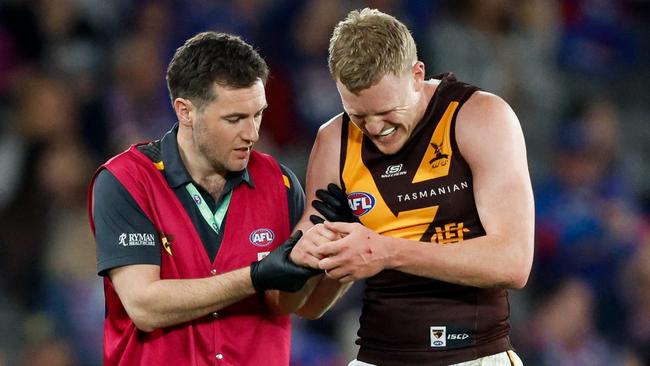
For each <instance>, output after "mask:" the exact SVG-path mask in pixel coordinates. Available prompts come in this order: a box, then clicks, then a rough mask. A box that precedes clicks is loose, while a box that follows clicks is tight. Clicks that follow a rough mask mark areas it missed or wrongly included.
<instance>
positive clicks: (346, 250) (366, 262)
mask: <svg viewBox="0 0 650 366" xmlns="http://www.w3.org/2000/svg"><path fill="white" fill-rule="evenodd" d="M324 226H325V228H327V229H329V230H332V231H335V232H337V233H339V235H341V239H339V240H335V241H333V242H330V243H326V244H323V245H320V246H319V247H318V248H317V251H316V255H318V256H321V257H323V259H321V260H320V262H319V263H318V266H319V267H320V268H321V269H323V270H325V274H326V275H327V276H328V277H330V278H332V279H335V280H338V281H340V282H350V281H356V280H360V279H363V278H368V277H372V276H374V275H376V274H377V273H379V272H380V271H382V270H384V269H388V268H389V263H390V259H391V257H392V256H393V255H394V253H393V250H394V249H392V247H391V246H390V245H385V244H384V243H385V241H384V240H383V237H382V236H381V235H379V234H377V233H376V232H375V231H373V230H370V229H368V228H367V227H365V226H363V225H361V224H360V223H342V222H326V223H325V224H324Z"/></svg>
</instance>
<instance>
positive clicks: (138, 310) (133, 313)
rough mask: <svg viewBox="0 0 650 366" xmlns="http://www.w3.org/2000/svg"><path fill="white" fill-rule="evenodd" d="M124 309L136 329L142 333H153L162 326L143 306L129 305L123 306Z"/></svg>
mask: <svg viewBox="0 0 650 366" xmlns="http://www.w3.org/2000/svg"><path fill="white" fill-rule="evenodd" d="M124 308H125V310H126V313H127V314H128V315H129V318H130V319H131V321H132V322H133V324H134V325H135V326H136V328H138V329H139V330H141V331H143V332H147V333H149V332H153V331H154V330H156V329H158V328H162V327H163V326H164V324H162V322H161V321H160V319H158V317H156V316H155V314H154V313H153V312H152V311H150V310H148V309H147V308H145V307H143V306H139V305H135V304H130V306H126V305H125V307H124Z"/></svg>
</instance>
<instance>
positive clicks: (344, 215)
mask: <svg viewBox="0 0 650 366" xmlns="http://www.w3.org/2000/svg"><path fill="white" fill-rule="evenodd" d="M316 197H318V199H317V200H313V201H311V205H312V207H314V208H315V209H316V211H318V212H319V213H320V214H321V215H323V217H325V218H324V219H323V217H321V216H317V215H311V216H309V220H310V221H311V222H312V223H313V224H314V225H316V224H320V223H322V222H323V221H325V220H327V221H331V222H358V221H359V219H357V217H356V216H354V215H353V214H352V209H350V206H349V205H348V196H347V195H346V194H345V192H343V190H342V189H341V188H339V186H337V185H336V184H334V183H330V184H328V185H327V190H324V189H318V190H316Z"/></svg>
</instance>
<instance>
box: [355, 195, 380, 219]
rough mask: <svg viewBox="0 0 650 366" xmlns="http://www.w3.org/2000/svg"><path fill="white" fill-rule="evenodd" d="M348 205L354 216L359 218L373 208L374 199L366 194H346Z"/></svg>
mask: <svg viewBox="0 0 650 366" xmlns="http://www.w3.org/2000/svg"><path fill="white" fill-rule="evenodd" d="M348 205H350V208H351V209H352V213H353V214H354V216H357V217H360V216H363V215H365V214H367V213H368V212H370V210H372V208H373V207H375V197H373V196H372V195H371V194H370V193H366V192H352V193H350V194H348Z"/></svg>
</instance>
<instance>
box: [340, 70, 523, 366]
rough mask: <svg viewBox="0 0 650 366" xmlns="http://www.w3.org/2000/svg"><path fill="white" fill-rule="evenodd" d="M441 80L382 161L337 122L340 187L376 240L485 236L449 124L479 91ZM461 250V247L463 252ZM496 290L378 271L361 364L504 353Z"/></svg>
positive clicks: (502, 310)
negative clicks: (401, 144) (400, 141)
mask: <svg viewBox="0 0 650 366" xmlns="http://www.w3.org/2000/svg"><path fill="white" fill-rule="evenodd" d="M436 78H439V79H441V82H440V84H439V85H438V87H437V89H436V91H435V93H434V95H433V97H432V98H431V101H430V102H429V105H428V107H427V110H426V112H425V115H424V117H423V119H422V120H421V121H420V122H419V123H418V125H417V126H416V128H415V130H414V131H413V134H412V136H411V137H410V139H409V140H408V141H407V143H406V145H405V146H404V147H403V148H402V149H401V150H400V151H399V152H397V153H396V154H393V155H385V154H382V153H381V152H380V151H379V150H378V149H377V148H376V147H375V146H374V144H373V143H372V142H371V141H370V140H369V139H368V138H367V137H365V136H364V135H363V133H362V132H361V130H360V129H359V128H358V127H357V126H356V125H355V124H354V123H352V122H351V121H350V119H349V117H348V116H347V115H346V114H343V124H342V134H341V161H340V164H341V182H342V185H343V187H344V190H345V191H346V193H347V194H348V203H349V204H350V207H351V208H352V210H353V212H354V214H355V215H356V216H357V217H358V218H359V220H360V221H361V223H362V224H363V225H365V226H367V227H369V228H371V229H373V230H374V231H376V232H378V233H379V234H382V235H387V236H392V237H396V238H404V239H410V240H417V241H421V242H426V243H430V245H445V244H448V243H455V242H462V241H463V240H465V239H470V238H474V237H477V236H482V235H485V230H484V229H483V226H482V225H481V220H480V218H479V215H478V212H477V209H476V203H475V200H474V193H473V184H472V173H471V170H470V168H469V166H468V164H467V162H466V161H465V160H464V159H463V157H462V156H461V154H460V152H459V150H458V146H457V144H456V140H455V133H454V128H455V121H456V116H457V115H458V111H459V109H460V108H461V106H462V105H463V103H465V101H466V100H467V99H468V98H469V97H470V96H471V95H472V94H473V93H474V92H475V91H476V90H477V88H476V87H474V86H471V85H468V84H465V83H461V82H458V81H457V80H456V79H455V78H454V76H453V74H450V73H448V74H445V75H440V76H437V77H436ZM461 245H462V244H461ZM508 317H509V305H508V299H507V293H506V291H505V290H502V289H480V288H475V287H466V286H460V285H455V284H451V283H446V282H441V281H436V280H432V279H429V278H424V277H419V276H414V275H410V274H406V273H402V272H398V271H393V270H385V271H382V272H380V273H379V274H377V275H376V276H374V277H371V278H369V279H367V281H366V288H365V294H364V305H363V311H362V315H361V319H360V329H359V332H358V335H359V339H358V340H357V343H358V344H359V345H360V346H361V347H360V351H359V356H358V357H359V359H360V360H362V361H365V362H370V363H374V364H378V365H415V364H422V365H424V364H426V365H438V364H440V365H447V364H450V363H457V362H461V361H466V360H471V359H474V358H477V357H482V356H486V355H490V354H493V353H498V352H501V351H505V350H507V349H510V348H511V346H510V341H509V338H508V334H509V330H510V326H509V323H508Z"/></svg>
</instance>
